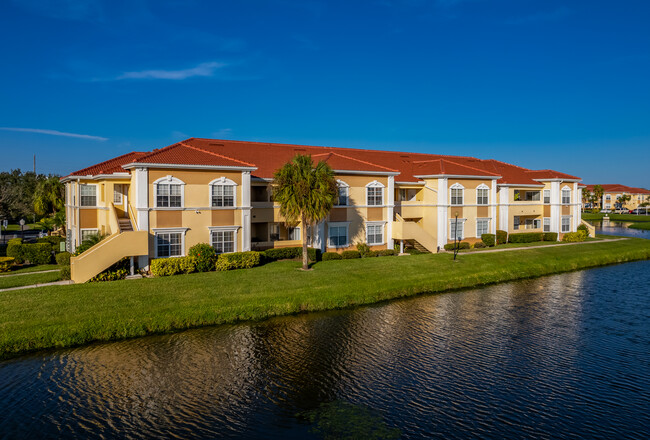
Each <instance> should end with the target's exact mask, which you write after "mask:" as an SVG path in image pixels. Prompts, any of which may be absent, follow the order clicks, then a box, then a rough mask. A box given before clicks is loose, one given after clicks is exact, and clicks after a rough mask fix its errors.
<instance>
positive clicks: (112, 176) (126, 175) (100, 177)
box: [93, 173, 131, 180]
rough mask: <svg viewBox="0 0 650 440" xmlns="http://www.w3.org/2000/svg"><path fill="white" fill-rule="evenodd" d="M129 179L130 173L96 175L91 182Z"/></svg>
mask: <svg viewBox="0 0 650 440" xmlns="http://www.w3.org/2000/svg"><path fill="white" fill-rule="evenodd" d="M124 178H131V173H113V174H97V175H96V176H95V177H93V180H103V179H124Z"/></svg>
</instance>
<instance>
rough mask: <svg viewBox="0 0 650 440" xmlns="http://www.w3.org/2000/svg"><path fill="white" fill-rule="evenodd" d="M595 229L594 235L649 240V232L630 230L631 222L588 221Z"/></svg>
mask: <svg viewBox="0 0 650 440" xmlns="http://www.w3.org/2000/svg"><path fill="white" fill-rule="evenodd" d="M589 223H591V224H593V225H594V227H595V228H596V234H605V235H620V236H622V237H638V238H650V230H646V229H630V228H629V226H630V225H631V224H632V222H613V221H611V220H610V221H607V222H604V221H602V220H594V221H589Z"/></svg>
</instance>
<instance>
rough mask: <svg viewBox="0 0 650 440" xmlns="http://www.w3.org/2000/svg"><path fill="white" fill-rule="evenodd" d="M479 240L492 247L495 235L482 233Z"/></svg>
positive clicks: (495, 241)
mask: <svg viewBox="0 0 650 440" xmlns="http://www.w3.org/2000/svg"><path fill="white" fill-rule="evenodd" d="M481 240H482V241H483V243H484V244H485V245H486V246H489V247H492V246H494V245H495V244H496V243H497V236H496V235H495V234H483V235H481Z"/></svg>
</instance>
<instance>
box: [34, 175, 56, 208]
mask: <svg viewBox="0 0 650 440" xmlns="http://www.w3.org/2000/svg"><path fill="white" fill-rule="evenodd" d="M33 202H34V211H36V214H38V215H46V214H54V213H56V211H59V210H61V209H63V204H64V187H63V184H62V183H61V181H60V180H59V178H58V177H56V176H50V177H47V178H44V179H42V180H39V181H38V184H37V185H36V189H35V191H34V195H33Z"/></svg>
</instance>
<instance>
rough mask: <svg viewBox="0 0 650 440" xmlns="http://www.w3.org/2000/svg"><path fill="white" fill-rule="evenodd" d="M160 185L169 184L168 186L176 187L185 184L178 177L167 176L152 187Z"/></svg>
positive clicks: (156, 181)
mask: <svg viewBox="0 0 650 440" xmlns="http://www.w3.org/2000/svg"><path fill="white" fill-rule="evenodd" d="M159 183H168V184H174V185H185V182H183V181H182V180H181V179H179V178H178V177H174V176H172V175H167V176H165V177H161V178H160V179H157V180H155V181H154V182H153V183H152V185H158V184H159Z"/></svg>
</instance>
